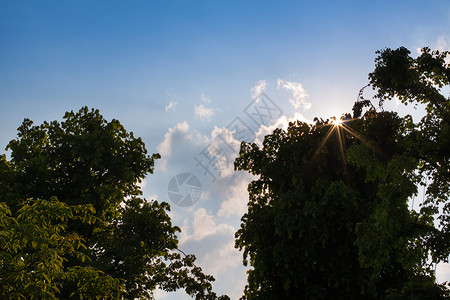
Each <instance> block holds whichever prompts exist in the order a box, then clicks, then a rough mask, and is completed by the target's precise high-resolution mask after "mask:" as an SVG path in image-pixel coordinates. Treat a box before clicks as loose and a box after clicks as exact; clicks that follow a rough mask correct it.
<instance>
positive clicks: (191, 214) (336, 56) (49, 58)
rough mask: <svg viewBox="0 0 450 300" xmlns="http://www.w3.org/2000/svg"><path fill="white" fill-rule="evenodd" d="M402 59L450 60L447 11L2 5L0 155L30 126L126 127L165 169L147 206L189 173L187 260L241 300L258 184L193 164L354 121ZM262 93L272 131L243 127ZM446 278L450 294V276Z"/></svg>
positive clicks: (417, 7)
mask: <svg viewBox="0 0 450 300" xmlns="http://www.w3.org/2000/svg"><path fill="white" fill-rule="evenodd" d="M399 46H406V47H407V48H409V49H410V50H411V51H412V52H413V54H416V53H417V52H416V49H417V48H420V47H423V46H430V47H432V48H436V49H437V48H439V49H441V50H449V46H450V4H449V2H448V1H447V0H442V1H370V2H369V1H315V2H312V1H310V2H308V3H306V1H304V2H303V1H211V0H209V1H187V0H186V1H127V2H125V1H4V0H0V105H1V106H0V107H1V108H0V127H1V128H2V130H1V131H0V147H1V148H2V149H3V148H5V147H6V145H7V143H8V141H9V140H11V139H13V138H14V137H15V134H16V128H17V127H18V126H19V125H20V123H21V122H22V120H23V118H25V117H27V118H30V119H32V120H34V121H35V122H36V123H41V122H42V121H44V120H55V119H57V120H60V119H61V117H62V116H63V114H64V112H65V111H67V110H78V109H79V108H80V107H82V106H84V105H87V106H89V107H94V108H98V109H100V111H101V113H102V114H103V115H104V116H105V117H106V118H107V119H112V118H116V119H118V120H120V121H121V123H122V124H124V125H125V128H126V129H127V130H129V131H133V132H134V133H135V134H136V135H137V136H141V137H142V138H143V140H144V141H145V143H146V144H147V148H148V149H149V151H150V152H156V151H159V152H160V153H161V154H162V156H163V159H162V160H161V161H159V162H158V164H157V170H156V172H155V174H154V175H151V176H149V177H148V179H147V180H146V181H145V183H144V193H145V196H146V197H148V198H157V199H158V200H160V201H168V202H169V203H170V199H169V198H168V194H167V185H168V183H169V181H170V179H171V178H172V177H173V176H175V175H177V174H179V173H182V172H187V173H190V174H194V175H195V176H197V178H198V179H199V181H200V182H201V185H202V194H201V198H200V200H199V201H198V202H197V203H195V204H194V205H192V206H190V207H178V206H176V205H172V207H173V210H172V212H171V215H172V217H173V220H174V222H175V223H176V224H177V225H179V226H180V227H181V228H182V229H183V233H182V235H181V236H180V239H181V241H182V243H181V248H182V249H184V250H185V251H188V252H191V253H194V254H196V255H197V257H198V264H199V265H200V266H202V267H203V268H204V269H205V271H207V272H210V273H212V274H214V276H215V277H216V279H217V281H216V284H215V287H216V289H217V291H218V292H220V293H227V294H229V295H230V296H231V297H232V299H237V298H238V297H239V295H240V294H241V292H242V289H243V286H244V284H245V270H244V268H243V267H242V264H241V254H240V253H239V252H238V251H237V250H235V249H234V248H233V235H234V232H235V231H236V230H237V228H238V226H239V219H240V217H241V215H242V213H243V212H245V205H246V197H247V195H246V184H247V183H248V181H249V180H251V177H250V176H249V175H247V174H243V173H233V172H231V170H230V168H229V164H226V162H227V160H218V164H219V165H217V169H218V170H216V173H215V176H216V181H214V182H212V178H211V176H209V175H208V174H205V173H204V170H203V169H202V168H201V167H200V166H199V165H198V163H197V162H196V161H195V160H194V158H195V157H197V158H198V157H200V153H202V151H203V150H204V149H205V147H210V148H206V149H209V150H208V151H211V149H212V148H211V146H214V148H215V149H222V150H223V149H228V148H226V147H227V146H228V145H231V148H233V147H234V148H233V149H234V150H231V152H233V151H235V150H236V148H235V147H236V146H237V141H236V136H234V135H232V134H231V132H229V131H227V129H226V128H227V126H228V125H229V124H230V123H231V122H232V121H234V120H236V118H239V119H238V120H240V121H241V122H242V123H244V124H245V125H247V127H248V128H249V132H250V133H253V134H257V138H261V137H262V135H263V134H264V133H267V132H268V131H269V130H270V129H271V128H274V126H275V125H278V126H283V125H285V124H286V122H287V120H291V119H295V118H301V119H306V120H312V119H313V118H314V117H315V116H319V117H323V118H327V117H330V116H334V115H340V114H341V113H343V112H348V111H350V109H351V107H352V104H353V102H354V101H355V100H356V96H357V94H358V91H359V89H360V88H361V87H363V86H364V85H366V84H367V83H368V80H367V74H368V73H369V72H371V71H372V70H373V66H374V63H373V60H374V58H375V56H376V55H375V51H376V50H378V49H382V48H385V47H390V48H396V47H399ZM255 87H259V90H264V91H265V93H266V94H267V95H268V96H269V97H270V99H272V101H273V103H275V104H276V105H277V107H278V108H279V111H278V113H277V114H276V115H274V116H273V118H271V119H270V120H269V119H268V120H266V121H267V124H265V125H267V126H266V127H262V126H261V124H258V123H257V122H253V121H252V120H251V118H250V117H249V114H246V110H245V109H246V107H247V106H249V108H248V109H247V113H248V112H249V109H253V107H254V106H255V105H256V104H255V102H254V100H253V98H252V89H253V92H254V91H255V90H254V88H255ZM258 103H259V104H261V101H260V102H258ZM391 106H392V107H394V108H396V109H398V110H400V111H401V112H404V113H406V112H407V111H408V110H407V109H405V108H403V107H400V106H396V105H395V103H393V104H391ZM415 113H416V114H420V112H417V111H416V112H415ZM250 115H251V113H250ZM230 128H231V127H230V126H228V129H230ZM219 156H220V155H218V156H217V157H219ZM222 158H223V157H222ZM438 275H439V276H440V277H439V278H440V279H446V280H450V269H449V268H448V267H446V266H442V267H441V266H440V267H438ZM183 297H184V296H183V293H176V294H169V295H166V294H163V293H157V299H183Z"/></svg>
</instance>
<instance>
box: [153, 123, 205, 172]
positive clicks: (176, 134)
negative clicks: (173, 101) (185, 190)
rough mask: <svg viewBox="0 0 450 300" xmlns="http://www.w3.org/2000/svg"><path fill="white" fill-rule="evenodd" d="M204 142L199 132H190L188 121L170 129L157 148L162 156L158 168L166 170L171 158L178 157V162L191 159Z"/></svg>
mask: <svg viewBox="0 0 450 300" xmlns="http://www.w3.org/2000/svg"><path fill="white" fill-rule="evenodd" d="M204 142H205V138H204V137H203V136H201V135H200V134H199V133H198V132H197V131H190V130H189V124H188V123H187V122H186V121H183V122H180V123H178V124H177V125H176V126H175V127H173V128H169V130H168V131H167V132H166V134H165V135H164V140H163V141H162V142H161V144H159V145H158V146H157V147H156V149H157V150H158V153H159V154H161V159H160V160H159V161H158V168H159V169H161V170H166V169H167V162H168V160H169V158H171V157H176V158H177V159H178V160H183V159H184V158H185V157H186V156H189V157H191V156H192V153H195V152H196V151H198V150H196V149H197V148H198V147H199V146H201V145H202V143H204ZM174 152H176V153H174Z"/></svg>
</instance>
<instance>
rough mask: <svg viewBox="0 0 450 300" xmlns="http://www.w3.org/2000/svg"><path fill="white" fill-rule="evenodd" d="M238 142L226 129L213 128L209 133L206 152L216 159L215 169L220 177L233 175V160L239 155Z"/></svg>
mask: <svg viewBox="0 0 450 300" xmlns="http://www.w3.org/2000/svg"><path fill="white" fill-rule="evenodd" d="M239 146H240V142H239V141H238V140H236V139H235V138H234V137H233V134H232V132H231V131H230V130H229V129H228V128H218V127H215V126H214V129H213V131H212V132H211V142H210V143H209V147H208V151H209V154H210V155H211V156H213V157H216V158H217V160H216V163H215V164H216V167H217V170H219V172H220V176H222V177H229V176H231V175H233V173H234V160H235V159H236V157H237V155H238V153H239Z"/></svg>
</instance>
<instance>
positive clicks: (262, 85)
mask: <svg viewBox="0 0 450 300" xmlns="http://www.w3.org/2000/svg"><path fill="white" fill-rule="evenodd" d="M266 87H267V83H266V81H265V80H260V81H258V82H257V83H256V85H255V86H254V87H253V88H251V90H250V92H251V93H252V98H253V99H256V100H258V97H259V95H260V94H261V93H262V92H264V91H265V90H266Z"/></svg>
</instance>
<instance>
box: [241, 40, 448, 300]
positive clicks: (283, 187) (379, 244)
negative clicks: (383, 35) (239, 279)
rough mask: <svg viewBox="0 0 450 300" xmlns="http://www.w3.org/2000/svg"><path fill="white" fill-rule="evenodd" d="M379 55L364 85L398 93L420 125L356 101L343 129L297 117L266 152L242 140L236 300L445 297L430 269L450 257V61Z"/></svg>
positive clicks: (386, 94)
mask: <svg viewBox="0 0 450 300" xmlns="http://www.w3.org/2000/svg"><path fill="white" fill-rule="evenodd" d="M378 54H379V55H380V56H379V57H378V58H377V60H376V68H375V71H374V72H373V73H371V74H370V77H369V78H370V80H371V85H372V87H374V88H378V94H377V97H378V98H379V99H380V100H381V104H382V103H383V101H384V100H386V99H391V98H392V97H394V96H399V97H400V99H401V100H402V101H404V102H407V101H410V102H415V103H417V101H420V103H426V104H427V116H426V117H425V118H424V119H423V120H422V121H421V122H420V123H419V124H415V123H414V122H413V120H412V118H411V117H410V116H406V117H403V118H401V117H399V116H398V115H397V114H396V113H394V112H386V111H377V110H376V109H375V108H374V107H373V105H372V104H371V102H370V101H368V100H365V99H361V100H360V101H358V102H357V103H355V106H354V115H353V116H351V115H350V114H346V115H344V116H343V118H341V122H342V123H340V122H339V120H337V121H336V120H326V121H324V120H322V119H316V120H315V124H307V123H303V122H298V121H297V122H296V123H291V124H290V125H289V127H288V128H287V130H281V129H276V130H275V131H274V132H273V133H272V134H270V135H268V136H266V137H265V139H264V142H263V144H262V147H259V146H258V145H256V144H249V143H242V144H241V150H240V156H239V157H238V158H237V159H236V161H235V168H236V169H237V170H245V171H248V172H250V173H252V174H254V175H259V179H257V180H255V181H253V182H252V183H250V185H249V195H250V199H249V203H248V212H247V213H246V214H245V215H244V216H243V218H242V223H241V228H240V229H239V230H238V232H237V233H236V247H237V248H239V249H240V250H244V264H248V263H249V264H250V266H251V267H252V268H251V269H250V270H249V271H248V284H247V286H246V288H245V291H244V296H243V299H353V298H355V299H356V298H357V299H399V298H401V299H403V298H404V299H409V298H414V299H438V298H445V297H447V296H446V295H447V294H448V289H447V288H446V287H445V286H443V285H438V284H436V283H435V278H434V272H433V270H432V268H431V267H430V264H429V261H428V259H429V255H432V257H433V258H434V261H435V262H436V261H439V260H438V259H437V258H438V257H439V256H438V255H437V254H438V253H440V254H441V256H440V257H441V258H442V257H444V256H445V255H447V256H448V252H443V249H444V248H445V247H446V244H445V242H444V241H445V240H448V239H445V238H444V237H443V235H445V234H447V232H446V231H438V230H437V229H436V228H435V226H434V224H433V214H434V213H435V212H436V205H437V204H438V203H439V202H440V201H446V200H447V199H448V178H449V177H448V172H449V170H450V168H449V160H448V151H445V150H444V149H448V148H444V147H446V146H448V144H447V143H448V136H449V135H448V128H449V127H448V117H449V112H450V110H449V109H448V108H449V106H448V103H449V101H448V99H445V97H442V95H441V96H439V95H440V94H439V90H438V88H437V87H442V86H443V85H448V78H449V77H448V75H449V71H448V70H449V69H448V65H446V64H445V61H444V59H445V56H446V55H447V53H439V52H430V50H429V49H427V48H425V49H424V50H423V53H422V55H421V56H420V57H419V58H417V59H412V58H411V57H409V52H408V51H407V50H406V51H405V49H404V48H400V49H398V50H396V51H392V50H390V49H385V50H383V51H380V52H378ZM436 86H437V87H436ZM367 108H368V109H367ZM364 109H366V112H365V113H363V110H364ZM423 174H427V175H428V176H429V177H431V178H432V184H431V185H430V187H429V188H428V193H427V194H428V202H427V203H428V205H426V206H425V207H423V209H422V210H421V211H420V212H419V213H418V212H415V211H411V210H409V209H408V200H409V199H410V197H413V196H414V195H415V194H416V193H417V184H419V183H420V182H421V181H422V180H423V178H424V177H423ZM449 206H450V205H449ZM448 209H449V210H450V208H448ZM441 219H442V220H448V219H449V218H448V217H447V219H445V217H444V218H442V217H441ZM447 224H448V223H447ZM439 242H440V244H439ZM438 244H439V247H437V245H438ZM443 244H445V245H443ZM438 249H439V250H440V252H438V251H437V250H438ZM445 250H446V251H448V247H447V248H445ZM442 253H444V256H442Z"/></svg>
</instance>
